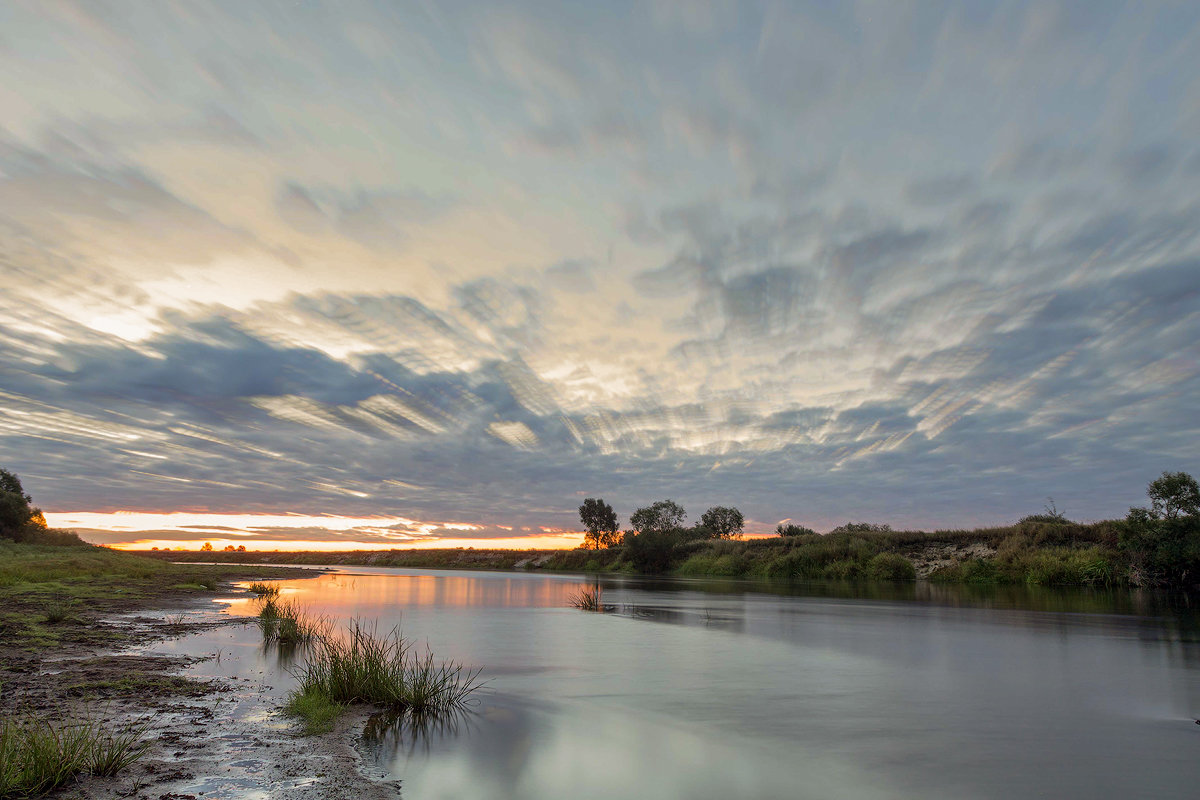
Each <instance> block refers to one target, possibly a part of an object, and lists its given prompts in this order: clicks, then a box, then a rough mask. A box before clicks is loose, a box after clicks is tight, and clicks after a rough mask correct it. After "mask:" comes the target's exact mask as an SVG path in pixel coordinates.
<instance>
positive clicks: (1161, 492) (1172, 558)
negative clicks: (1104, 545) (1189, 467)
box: [1120, 472, 1200, 586]
mask: <svg viewBox="0 0 1200 800" xmlns="http://www.w3.org/2000/svg"><path fill="white" fill-rule="evenodd" d="M1146 494H1147V495H1148V496H1149V497H1150V508H1131V509H1129V515H1128V516H1127V517H1126V518H1125V526H1124V529H1123V530H1122V531H1121V535H1120V547H1121V549H1122V550H1123V551H1124V552H1125V554H1126V556H1127V557H1128V559H1129V563H1130V572H1131V578H1132V579H1133V582H1134V583H1136V584H1150V585H1154V584H1166V585H1170V586H1191V585H1195V584H1198V583H1200V488H1198V487H1197V484H1196V480H1195V479H1194V478H1193V477H1192V476H1191V475H1189V474H1187V473H1186V472H1164V473H1163V474H1162V476H1161V477H1159V478H1157V479H1155V480H1154V481H1151V483H1150V485H1149V486H1148V487H1147V488H1146Z"/></svg>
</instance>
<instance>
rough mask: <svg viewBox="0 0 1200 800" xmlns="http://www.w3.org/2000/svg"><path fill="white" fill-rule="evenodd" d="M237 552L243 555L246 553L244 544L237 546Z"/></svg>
mask: <svg viewBox="0 0 1200 800" xmlns="http://www.w3.org/2000/svg"><path fill="white" fill-rule="evenodd" d="M237 551H238V552H239V553H244V552H246V545H244V544H239V545H238V546H237Z"/></svg>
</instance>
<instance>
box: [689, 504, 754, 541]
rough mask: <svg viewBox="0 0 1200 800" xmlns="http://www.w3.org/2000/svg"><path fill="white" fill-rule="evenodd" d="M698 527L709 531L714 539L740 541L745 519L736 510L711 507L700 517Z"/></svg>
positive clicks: (726, 507) (724, 507)
mask: <svg viewBox="0 0 1200 800" xmlns="http://www.w3.org/2000/svg"><path fill="white" fill-rule="evenodd" d="M700 527H702V528H705V529H706V530H708V531H711V534H712V538H715V539H740V538H742V530H743V529H744V528H745V527H746V519H745V517H743V516H742V512H741V511H738V510H737V509H736V508H732V507H728V506H713V507H712V508H710V509H708V511H705V512H704V513H703V514H702V515H701V516H700Z"/></svg>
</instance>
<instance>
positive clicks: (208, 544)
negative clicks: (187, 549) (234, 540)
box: [200, 542, 213, 553]
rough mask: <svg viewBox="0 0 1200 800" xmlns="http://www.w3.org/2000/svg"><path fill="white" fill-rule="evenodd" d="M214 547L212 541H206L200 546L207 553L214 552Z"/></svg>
mask: <svg viewBox="0 0 1200 800" xmlns="http://www.w3.org/2000/svg"><path fill="white" fill-rule="evenodd" d="M212 549H213V546H212V543H211V542H205V543H204V544H203V545H202V546H201V547H200V550H201V551H202V552H205V553H209V552H212Z"/></svg>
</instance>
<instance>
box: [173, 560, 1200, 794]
mask: <svg viewBox="0 0 1200 800" xmlns="http://www.w3.org/2000/svg"><path fill="white" fill-rule="evenodd" d="M591 582H592V581H590V580H589V579H584V578H579V577H562V576H544V575H525V574H515V573H463V572H435V571H420V570H360V569H358V568H354V570H353V571H350V570H349V569H347V570H342V571H339V572H336V573H331V574H327V575H324V576H322V577H319V578H316V579H313V580H297V581H285V582H283V585H284V586H285V591H286V593H287V594H288V595H289V596H291V597H294V598H296V599H297V600H299V602H300V603H302V604H303V605H305V606H307V607H308V608H309V610H311V611H312V612H314V613H319V614H325V615H329V616H331V617H335V618H337V619H341V620H347V619H351V618H355V617H357V618H360V619H364V620H378V621H379V626H380V628H381V629H387V628H390V627H391V626H393V625H400V626H402V629H403V631H404V633H405V634H406V635H408V636H410V637H413V638H415V639H417V640H418V641H421V642H428V645H429V646H430V647H431V648H432V649H433V651H434V652H435V653H436V654H437V655H438V656H439V657H443V658H447V659H454V660H457V661H461V662H464V663H465V664H468V665H472V666H480V667H483V668H484V677H485V678H486V679H487V680H488V685H487V689H486V691H483V692H481V693H480V694H479V696H478V697H479V702H478V704H477V706H476V707H475V709H474V710H473V712H472V713H470V714H467V715H465V716H463V717H460V718H455V719H450V720H446V721H444V722H443V723H442V724H440V725H438V726H432V727H427V728H424V729H417V730H414V729H412V728H411V727H408V726H406V725H405V724H403V723H401V724H398V725H397V724H394V723H393V724H388V723H387V722H386V721H384V720H378V721H376V723H375V724H373V725H371V726H370V727H369V729H368V731H367V734H366V736H365V737H364V740H363V747H364V750H365V752H367V753H368V757H369V758H370V759H372V760H373V761H374V763H376V764H377V765H379V766H382V767H383V768H386V769H387V770H388V771H390V772H391V773H392V774H393V775H394V776H395V777H396V778H398V779H400V780H401V781H402V787H403V796H404V797H405V798H406V800H427V799H428V798H522V799H523V800H536V799H537V798H554V800H561V798H564V797H569V798H623V797H630V798H632V797H638V798H641V797H645V798H689V799H690V800H695V799H696V798H722V799H724V798H734V797H737V798H808V797H811V798H833V797H845V798H876V797H878V798H908V797H912V798H956V799H957V798H1014V797H1035V796H1036V797H1054V798H1074V797H1078V798H1096V797H1121V798H1124V797H1140V798H1150V797H1164V798H1165V797H1170V798H1183V797H1189V798H1190V797H1196V796H1200V725H1196V724H1195V723H1194V721H1193V720H1194V718H1195V717H1197V716H1200V644H1197V638H1198V637H1197V635H1196V625H1195V615H1194V614H1193V613H1192V612H1191V611H1189V610H1187V609H1179V608H1171V607H1170V605H1169V604H1167V603H1165V602H1164V601H1163V600H1161V599H1159V598H1155V597H1151V596H1146V595H1135V594H1130V593H1117V594H1111V595H1107V594H1086V593H1056V592H1045V591H1043V592H1031V591H1026V590H1008V591H1003V592H992V593H988V592H978V591H976V592H974V593H971V592H965V591H960V590H956V589H946V588H938V587H928V586H922V585H916V586H911V585H910V586H902V587H898V588H896V589H886V588H884V589H878V588H876V589H873V590H869V591H867V590H858V591H856V590H854V589H852V588H848V587H838V586H807V587H791V588H775V589H772V588H771V587H764V586H761V585H754V584H749V583H738V582H723V583H714V582H701V581H686V580H666V581H664V580H655V581H648V580H636V579H621V578H605V579H601V581H600V582H601V584H602V585H603V587H604V601H605V602H606V603H608V604H612V605H614V606H616V611H615V613H606V614H597V613H587V612H582V611H578V610H575V609H573V608H570V607H569V606H568V597H569V595H570V594H571V593H572V592H574V591H575V590H577V589H578V588H580V587H581V586H583V585H587V584H589V583H591ZM229 613H232V614H252V613H254V609H253V606H252V604H251V603H250V602H249V601H246V600H238V601H234V602H233V604H232V605H231V606H230V609H229ZM216 635H217V634H212V633H208V634H202V635H200V636H198V637H193V638H192V639H191V640H186V641H183V642H181V643H180V644H179V645H178V648H179V649H181V650H187V649H188V648H191V649H192V650H193V651H201V650H205V649H208V650H210V651H211V650H212V649H213V648H214V647H216V648H223V649H224V651H225V658H223V659H222V662H221V664H222V665H223V666H221V667H219V668H217V669H218V672H221V671H223V672H224V673H225V674H231V675H233V674H236V675H241V676H243V677H244V676H247V675H254V676H257V678H256V679H258V680H263V681H264V682H267V683H270V684H271V685H272V686H274V687H275V691H277V692H284V691H286V689H287V688H289V687H290V685H291V683H292V681H291V678H290V677H289V676H288V675H287V674H286V673H285V672H283V671H282V668H281V666H280V664H279V656H278V654H277V653H272V652H269V651H265V650H263V649H262V648H261V646H260V645H259V642H258V641H257V631H256V629H255V628H253V627H245V628H236V627H235V628H225V629H222V630H221V633H220V634H219V636H220V637H222V638H221V639H220V641H216V640H215V639H213V638H212V637H213V636H216ZM205 637H208V638H205Z"/></svg>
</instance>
